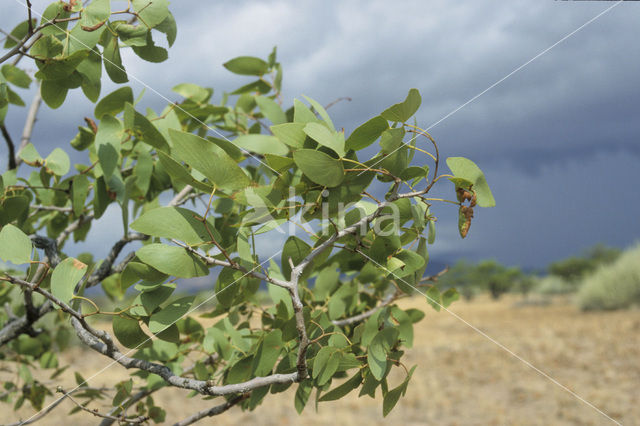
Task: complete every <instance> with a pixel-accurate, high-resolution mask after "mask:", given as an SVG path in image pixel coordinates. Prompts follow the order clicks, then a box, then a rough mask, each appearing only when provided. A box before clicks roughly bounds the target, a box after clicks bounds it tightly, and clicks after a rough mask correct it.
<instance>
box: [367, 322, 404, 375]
mask: <svg viewBox="0 0 640 426" xmlns="http://www.w3.org/2000/svg"><path fill="white" fill-rule="evenodd" d="M397 340H398V330H397V329H395V328H391V327H387V328H383V329H382V330H380V331H379V332H378V333H377V334H376V335H375V337H374V338H373V340H371V343H369V345H368V347H367V363H368V364H369V370H370V371H371V374H372V375H373V377H375V378H376V380H382V378H383V377H384V375H385V373H386V371H387V353H388V352H389V351H390V350H391V348H393V347H394V346H395V344H396V342H397Z"/></svg>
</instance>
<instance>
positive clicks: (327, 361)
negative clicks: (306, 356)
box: [312, 346, 341, 386]
mask: <svg viewBox="0 0 640 426" xmlns="http://www.w3.org/2000/svg"><path fill="white" fill-rule="evenodd" d="M340 354H341V353H340V351H338V349H337V348H334V347H331V346H324V347H322V348H321V349H320V350H319V351H318V354H317V355H316V357H315V359H314V361H313V371H312V376H313V378H314V379H316V383H317V385H318V386H323V385H324V384H325V383H327V382H328V381H329V380H331V378H332V377H333V375H334V374H335V373H336V371H338V366H339V365H340V358H341V355H340Z"/></svg>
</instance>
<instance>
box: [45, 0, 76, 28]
mask: <svg viewBox="0 0 640 426" xmlns="http://www.w3.org/2000/svg"><path fill="white" fill-rule="evenodd" d="M64 6H65V4H64V2H62V1H55V2H53V3H51V4H49V6H47V8H46V9H45V10H44V12H42V17H41V19H40V24H41V25H42V24H48V23H52V21H53V20H54V19H66V18H68V17H69V16H71V14H70V13H69V12H67V11H66V10H65V8H64ZM68 24H69V22H66V21H62V22H58V23H56V24H54V25H49V26H48V27H46V28H43V29H42V35H44V36H46V35H50V34H59V33H61V32H64V30H66V29H67V25H68Z"/></svg>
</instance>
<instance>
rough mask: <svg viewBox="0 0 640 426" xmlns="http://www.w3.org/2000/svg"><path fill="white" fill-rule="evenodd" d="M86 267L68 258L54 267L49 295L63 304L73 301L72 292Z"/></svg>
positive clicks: (76, 260)
mask: <svg viewBox="0 0 640 426" xmlns="http://www.w3.org/2000/svg"><path fill="white" fill-rule="evenodd" d="M86 270H87V265H85V264H84V263H82V262H80V261H79V260H78V259H74V258H73V257H68V258H66V259H65V260H63V261H62V262H60V263H59V264H58V266H56V269H54V270H53V274H51V293H52V294H53V295H54V296H55V297H57V298H58V299H60V300H61V301H63V302H65V303H69V302H70V301H71V299H73V290H74V289H75V287H76V284H78V281H80V279H81V278H82V277H83V276H84V273H85V272H86Z"/></svg>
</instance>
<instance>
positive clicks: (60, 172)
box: [44, 148, 71, 176]
mask: <svg viewBox="0 0 640 426" xmlns="http://www.w3.org/2000/svg"><path fill="white" fill-rule="evenodd" d="M44 165H45V167H46V168H47V169H48V170H50V171H51V172H52V173H53V174H54V175H56V176H64V175H66V174H67V173H68V172H69V168H70V167H71V162H70V161H69V156H68V155H67V153H66V152H64V151H63V150H62V149H60V148H56V149H54V150H53V151H51V154H49V155H48V156H47V158H45V160H44Z"/></svg>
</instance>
